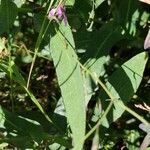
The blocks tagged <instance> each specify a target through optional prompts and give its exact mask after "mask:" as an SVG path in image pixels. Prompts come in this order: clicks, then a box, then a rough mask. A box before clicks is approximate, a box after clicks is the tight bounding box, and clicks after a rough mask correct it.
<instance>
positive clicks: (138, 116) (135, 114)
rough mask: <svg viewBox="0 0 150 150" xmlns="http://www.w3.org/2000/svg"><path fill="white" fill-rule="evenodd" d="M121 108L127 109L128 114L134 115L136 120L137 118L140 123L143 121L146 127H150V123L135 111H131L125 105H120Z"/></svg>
mask: <svg viewBox="0 0 150 150" xmlns="http://www.w3.org/2000/svg"><path fill="white" fill-rule="evenodd" d="M119 104H120V107H122V108H123V109H125V110H126V111H127V112H128V113H130V114H131V115H133V116H134V117H135V118H137V119H138V120H139V121H141V122H142V123H144V124H145V125H148V126H150V123H149V122H148V121H147V120H145V119H144V118H143V117H141V116H140V115H139V114H137V113H136V112H135V111H133V110H132V109H130V108H129V107H127V106H125V105H124V104H123V103H119Z"/></svg>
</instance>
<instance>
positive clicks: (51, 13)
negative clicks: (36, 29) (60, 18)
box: [48, 8, 56, 18]
mask: <svg viewBox="0 0 150 150" xmlns="http://www.w3.org/2000/svg"><path fill="white" fill-rule="evenodd" d="M55 13H56V8H53V9H51V10H50V11H49V14H48V17H49V18H52V17H54V16H55Z"/></svg>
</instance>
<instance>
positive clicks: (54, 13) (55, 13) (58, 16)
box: [48, 5, 67, 25]
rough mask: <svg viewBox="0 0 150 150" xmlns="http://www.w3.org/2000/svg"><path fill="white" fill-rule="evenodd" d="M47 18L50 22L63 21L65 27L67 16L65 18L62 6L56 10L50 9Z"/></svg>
mask: <svg viewBox="0 0 150 150" xmlns="http://www.w3.org/2000/svg"><path fill="white" fill-rule="evenodd" d="M48 18H49V19H50V20H53V19H55V20H59V21H64V23H65V25H67V16H66V10H65V7H64V6H63V5H60V6H58V7H57V8H52V9H51V10H50V11H49V14H48Z"/></svg>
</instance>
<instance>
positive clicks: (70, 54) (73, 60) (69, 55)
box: [50, 23, 85, 150]
mask: <svg viewBox="0 0 150 150" xmlns="http://www.w3.org/2000/svg"><path fill="white" fill-rule="evenodd" d="M70 44H71V45H72V46H70ZM73 47H74V41H73V37H72V33H71V30H70V27H69V26H68V25H67V26H64V24H63V23H62V24H61V25H60V27H59V29H58V31H57V33H56V34H55V35H54V36H53V37H52V38H51V41H50V49H51V55H52V58H53V61H54V64H55V67H56V72H57V77H58V82H59V85H60V89H61V93H62V97H63V100H64V105H65V109H66V115H67V119H68V122H69V125H70V127H71V130H72V134H73V135H72V136H73V143H74V149H76V150H80V149H82V146H83V138H84V135H85V95H84V88H83V79H82V74H81V70H80V66H79V64H78V62H77V56H76V53H75V51H74V49H73Z"/></svg>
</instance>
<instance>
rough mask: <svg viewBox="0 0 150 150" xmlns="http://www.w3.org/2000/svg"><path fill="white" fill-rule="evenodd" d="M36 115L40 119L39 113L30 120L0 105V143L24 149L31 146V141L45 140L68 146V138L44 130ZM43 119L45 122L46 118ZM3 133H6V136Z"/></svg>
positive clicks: (39, 141)
mask: <svg viewBox="0 0 150 150" xmlns="http://www.w3.org/2000/svg"><path fill="white" fill-rule="evenodd" d="M32 113H33V112H32ZM33 115H34V114H33ZM30 116H31V114H30ZM38 117H40V119H41V115H39V116H37V118H36V120H32V119H29V118H27V117H23V116H21V115H16V114H13V113H12V112H9V111H7V110H6V109H4V108H2V107H0V132H1V134H2V135H3V138H2V139H0V143H3V142H7V143H9V144H13V145H15V146H17V148H21V149H25V148H33V141H34V142H37V143H39V144H40V143H41V142H42V141H43V140H46V141H47V142H48V143H49V144H51V143H55V142H56V143H59V144H61V145H63V146H66V147H68V148H70V144H68V139H67V138H66V137H64V136H63V135H56V134H55V135H53V134H54V133H53V134H49V133H48V132H46V131H44V128H43V126H42V125H41V124H40V123H39V122H38ZM40 119H39V120H40ZM43 120H44V118H43ZM44 121H45V122H46V120H44ZM49 125H50V124H49ZM5 133H7V135H6V136H5V135H4V134H5Z"/></svg>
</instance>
